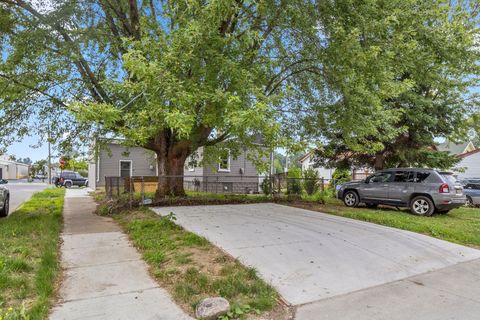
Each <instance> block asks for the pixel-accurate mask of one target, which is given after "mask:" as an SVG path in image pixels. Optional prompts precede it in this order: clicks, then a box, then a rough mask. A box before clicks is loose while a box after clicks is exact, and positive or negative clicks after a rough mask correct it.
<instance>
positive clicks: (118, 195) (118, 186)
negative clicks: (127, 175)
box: [117, 177, 121, 198]
mask: <svg viewBox="0 0 480 320" xmlns="http://www.w3.org/2000/svg"><path fill="white" fill-rule="evenodd" d="M120 179H121V178H120V177H118V178H117V198H120Z"/></svg>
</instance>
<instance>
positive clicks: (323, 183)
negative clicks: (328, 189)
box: [322, 177, 325, 192]
mask: <svg viewBox="0 0 480 320" xmlns="http://www.w3.org/2000/svg"><path fill="white" fill-rule="evenodd" d="M322 192H325V178H324V177H322Z"/></svg>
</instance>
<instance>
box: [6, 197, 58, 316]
mask: <svg viewBox="0 0 480 320" xmlns="http://www.w3.org/2000/svg"><path fill="white" fill-rule="evenodd" d="M64 194H65V190H64V189H46V190H44V191H42V192H38V193H35V194H34V195H33V196H32V198H31V200H29V201H27V202H26V203H24V205H23V206H22V207H21V208H20V209H18V210H17V211H15V212H13V213H12V214H10V216H9V217H8V218H4V219H1V220H0V308H1V311H0V319H2V320H13V319H46V318H47V316H48V312H49V309H50V304H51V302H52V297H53V294H54V291H55V280H56V277H57V274H58V272H59V270H60V264H59V255H58V249H59V235H60V232H61V230H62V225H63V216H62V212H63V202H64Z"/></svg>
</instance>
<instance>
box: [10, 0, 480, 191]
mask: <svg viewBox="0 0 480 320" xmlns="http://www.w3.org/2000/svg"><path fill="white" fill-rule="evenodd" d="M42 3H44V6H43V7H41V6H38V5H34V4H32V3H31V2H27V1H25V0H0V10H1V12H0V13H1V14H0V17H1V18H0V37H1V42H0V46H1V47H0V49H1V50H2V60H1V62H0V90H2V91H1V92H2V93H1V96H0V114H1V115H2V117H1V119H0V140H1V142H3V143H5V144H8V143H10V142H11V141H12V140H14V139H18V138H19V137H21V136H23V135H25V134H27V133H30V132H31V130H36V131H37V133H38V134H40V135H43V136H46V132H47V131H49V133H50V135H51V136H52V137H53V139H56V140H62V137H66V139H65V140H66V141H64V142H66V143H65V146H67V145H68V142H69V141H73V140H80V141H83V142H84V143H87V142H91V140H93V139H94V138H95V137H99V136H109V137H113V136H115V137H122V138H124V139H125V144H126V145H135V146H142V147H144V148H147V149H149V150H152V151H154V152H155V153H156V154H157V162H158V168H159V173H160V175H183V167H184V163H185V159H187V157H188V156H190V155H192V153H194V152H195V150H196V149H197V148H198V147H207V148H217V149H221V148H228V149H229V150H231V152H232V153H233V155H235V153H236V152H238V151H239V150H240V149H241V148H243V147H249V148H256V149H258V152H257V153H256V154H257V155H260V156H261V155H262V152H263V153H265V152H266V151H268V150H266V149H262V148H258V144H256V143H255V142H257V141H258V136H262V139H263V141H264V142H265V143H266V145H268V146H270V147H272V146H276V145H289V144H291V143H292V142H304V141H305V140H307V139H308V140H310V141H312V140H316V141H319V142H320V143H321V144H322V145H324V147H323V148H322V149H321V153H320V154H319V155H321V157H320V158H319V159H320V160H319V161H324V162H325V161H327V162H328V164H330V165H333V166H339V165H340V164H352V163H353V162H361V163H366V164H371V165H375V166H376V167H377V168H380V167H383V166H385V165H387V164H388V165H400V164H407V165H408V164H419V165H429V164H439V163H440V164H441V163H444V164H445V163H447V162H446V161H447V160H448V157H447V155H442V154H434V153H433V152H432V151H431V150H430V149H429V147H430V146H431V145H432V144H433V142H434V138H435V137H438V136H450V135H453V134H459V135H460V134H462V132H463V131H465V130H464V123H465V122H464V120H465V118H466V116H467V115H468V113H469V112H470V111H471V108H472V107H473V106H474V105H475V104H476V102H477V100H476V96H475V95H474V94H473V93H472V92H470V91H469V88H471V87H473V86H476V85H477V81H478V78H477V76H478V66H477V58H478V50H477V43H476V36H477V27H476V25H477V22H478V19H477V14H478V10H477V9H478V8H477V7H476V6H475V3H470V2H468V1H466V2H458V1H457V2H453V3H450V1H447V0H420V1H414V0H405V1H404V0H393V1H387V0H369V1H361V2H359V1H352V0H333V1H323V0H322V1H320V0H319V1H305V0H150V1H138V0H120V1H112V0H63V1H56V2H54V1H51V2H49V1H46V2H42ZM45 3H49V6H45ZM462 130H463V131H462ZM67 133H68V134H67ZM210 154H215V153H210ZM254 154H255V153H254ZM345 156H346V157H345ZM342 157H344V159H346V161H343V162H341V161H340V162H339V161H338V160H339V159H342ZM432 159H433V160H432ZM450 160H451V159H450ZM168 193H173V194H182V193H183V184H182V183H181V181H180V180H178V181H177V180H173V181H169V180H165V179H164V180H162V181H161V182H160V183H159V195H163V194H168Z"/></svg>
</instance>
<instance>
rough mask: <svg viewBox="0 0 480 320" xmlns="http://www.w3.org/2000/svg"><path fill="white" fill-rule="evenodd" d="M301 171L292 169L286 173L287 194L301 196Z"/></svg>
mask: <svg viewBox="0 0 480 320" xmlns="http://www.w3.org/2000/svg"><path fill="white" fill-rule="evenodd" d="M301 178H302V171H301V170H300V169H299V168H292V169H290V171H288V176H287V194H288V195H300V194H302V181H301Z"/></svg>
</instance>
